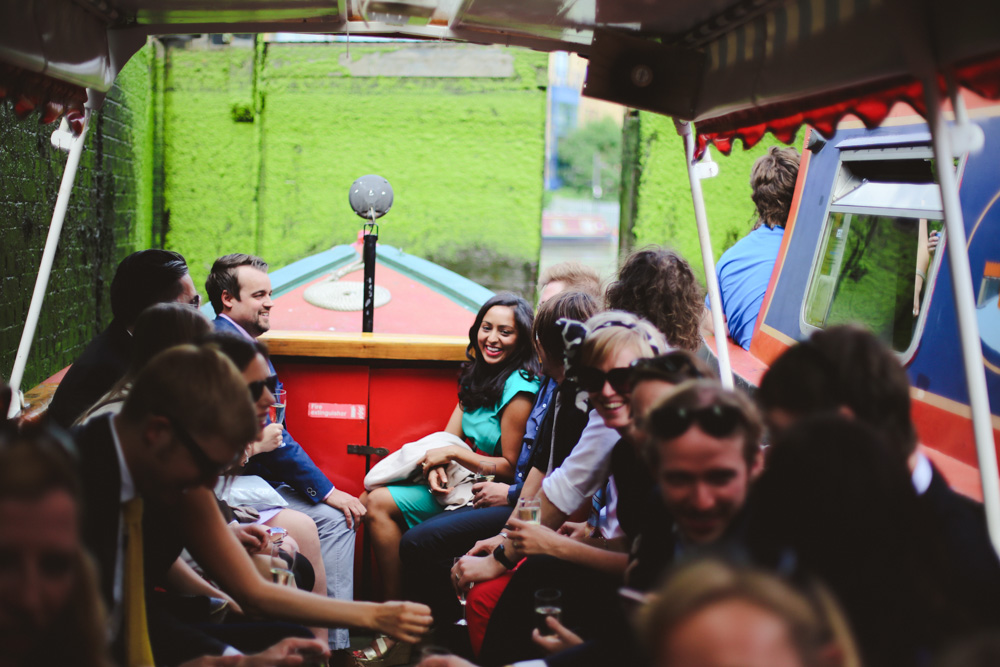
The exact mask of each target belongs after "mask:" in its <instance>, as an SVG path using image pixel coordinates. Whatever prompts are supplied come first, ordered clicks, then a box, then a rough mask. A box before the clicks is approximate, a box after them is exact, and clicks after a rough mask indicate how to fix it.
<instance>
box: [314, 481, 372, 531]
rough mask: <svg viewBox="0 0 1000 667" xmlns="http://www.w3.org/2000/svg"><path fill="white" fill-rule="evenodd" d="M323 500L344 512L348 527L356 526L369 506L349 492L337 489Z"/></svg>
mask: <svg viewBox="0 0 1000 667" xmlns="http://www.w3.org/2000/svg"><path fill="white" fill-rule="evenodd" d="M323 502H325V503H326V504H327V505H329V506H330V507H335V508H337V509H338V510H340V511H341V512H343V513H344V518H345V519H347V527H348V528H354V524H355V523H357V522H358V521H361V517H363V516H364V515H365V514H367V513H368V508H366V507H365V506H364V505H363V504H362V502H361V501H360V500H358V499H357V498H355V497H354V496H352V495H351V494H349V493H345V492H344V491H338V490H337V489H334V490H333V491H331V492H330V495H328V496H327V497H326V500H324V501H323Z"/></svg>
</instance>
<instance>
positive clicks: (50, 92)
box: [0, 63, 87, 133]
mask: <svg viewBox="0 0 1000 667" xmlns="http://www.w3.org/2000/svg"><path fill="white" fill-rule="evenodd" d="M5 98H9V99H11V100H12V101H13V103H14V113H16V114H17V115H18V117H19V118H24V117H25V116H27V115H28V114H30V113H31V112H32V111H35V110H36V109H38V110H39V111H40V112H41V113H40V116H39V122H41V123H43V124H48V123H53V122H55V121H57V120H59V119H60V118H61V117H62V116H64V115H65V116H66V119H67V120H68V121H69V122H70V124H71V125H72V126H73V129H74V131H75V132H77V133H79V129H80V127H82V125H83V110H84V104H85V103H86V102H87V91H86V89H84V88H82V87H81V86H77V85H74V84H71V83H66V82H65V81H59V80H58V79H53V78H52V77H50V76H45V75H44V74H39V73H37V72H31V71H28V70H26V69H22V68H20V67H17V66H15V65H10V64H7V63H0V99H5Z"/></svg>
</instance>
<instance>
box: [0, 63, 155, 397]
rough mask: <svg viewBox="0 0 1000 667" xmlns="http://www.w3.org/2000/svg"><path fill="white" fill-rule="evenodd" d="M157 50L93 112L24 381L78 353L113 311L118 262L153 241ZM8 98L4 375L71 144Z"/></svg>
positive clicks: (2, 156) (1, 224)
mask: <svg viewBox="0 0 1000 667" xmlns="http://www.w3.org/2000/svg"><path fill="white" fill-rule="evenodd" d="M151 54H152V51H151V49H150V47H146V48H144V49H143V50H142V51H140V52H139V54H137V55H136V56H135V57H134V58H133V59H132V60H131V61H130V62H129V63H128V65H126V67H125V69H124V70H123V71H122V73H121V75H120V76H119V77H118V80H117V82H116V83H115V85H114V87H113V88H112V90H111V92H110V93H109V94H108V98H107V100H106V102H105V104H104V107H103V108H102V109H101V111H99V112H98V113H97V114H96V115H95V117H94V118H93V120H92V122H91V128H90V131H89V133H88V136H87V140H86V147H85V149H84V152H83V156H82V159H81V163H80V169H79V172H78V174H77V177H76V183H75V186H74V188H73V193H72V196H71V198H70V201H69V209H68V211H67V213H66V220H65V224H64V228H63V232H62V236H61V240H60V242H59V247H58V251H57V252H56V256H55V262H54V265H53V269H52V277H51V279H50V281H49V286H48V292H47V294H46V296H45V301H44V308H43V310H42V315H41V319H40V321H39V324H38V330H37V333H36V336H35V341H34V345H33V346H32V349H31V352H30V355H29V357H28V364H27V368H26V371H25V375H24V380H23V382H22V383H21V386H22V387H23V388H30V387H32V386H34V385H36V384H38V383H39V382H40V381H41V380H43V379H45V378H46V377H48V376H49V375H51V374H52V373H54V372H56V371H57V370H59V369H60V368H62V367H64V366H66V365H68V364H69V363H71V362H72V361H73V360H74V359H75V358H76V356H77V355H78V354H79V353H80V352H82V351H83V348H84V346H85V345H86V344H87V343H88V342H89V341H90V339H91V338H92V337H93V336H94V334H96V333H97V332H98V331H100V330H101V329H102V328H103V327H104V326H105V325H106V324H107V323H108V322H109V321H110V320H111V306H110V301H109V299H108V287H109V285H110V283H111V278H112V277H113V276H114V271H115V268H116V267H117V266H118V262H119V261H121V259H122V258H123V257H124V256H125V255H127V254H128V253H129V252H132V251H133V250H135V249H137V248H144V247H148V246H149V244H150V228H151V221H152V216H153V209H152V186H151V177H152V173H153V172H152V166H153V160H152V145H153V144H152V137H153V134H152V125H151V121H152V115H151V114H152V107H151V99H152V87H151V85H150V75H151V71H152V64H153V63H152V61H153V59H152V55H151ZM37 121H38V113H37V112H35V113H33V114H31V115H29V117H28V118H24V119H19V118H17V117H16V116H15V115H14V113H13V110H12V104H11V102H9V101H4V102H0V204H2V205H0V257H2V260H0V262H2V272H3V273H2V283H0V376H2V377H3V378H4V379H7V378H8V377H9V376H10V373H11V370H12V369H13V366H14V356H15V354H16V352H17V346H18V343H19V342H20V338H21V331H22V328H23V326H24V320H25V318H26V316H27V313H28V307H29V304H30V302H31V294H32V291H33V289H34V284H35V278H36V274H37V272H38V266H39V263H40V261H41V256H42V250H43V248H44V246H45V239H46V236H47V234H48V227H49V221H50V220H51V217H52V210H53V208H54V207H55V201H56V195H57V194H58V191H59V184H60V181H61V179H62V173H63V166H64V165H65V164H66V154H65V153H61V152H59V151H57V150H56V149H54V148H53V147H52V145H51V143H50V142H49V137H50V136H51V134H52V131H53V130H55V129H56V128H57V127H58V126H57V125H39V124H38V122H37Z"/></svg>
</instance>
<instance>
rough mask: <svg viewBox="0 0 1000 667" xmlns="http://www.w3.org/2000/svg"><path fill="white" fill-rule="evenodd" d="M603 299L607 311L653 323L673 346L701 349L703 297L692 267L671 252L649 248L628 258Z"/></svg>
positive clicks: (658, 248)
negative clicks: (615, 311) (619, 312)
mask: <svg viewBox="0 0 1000 667" xmlns="http://www.w3.org/2000/svg"><path fill="white" fill-rule="evenodd" d="M604 300H605V303H607V306H608V310H625V311H628V312H630V313H634V314H636V315H639V316H640V317H643V318H645V319H647V320H649V321H650V322H652V323H653V325H654V326H655V327H656V328H657V329H659V330H660V331H662V332H663V334H664V335H665V336H666V337H667V341H668V342H669V343H670V344H671V345H673V346H674V347H679V348H681V349H683V350H691V351H692V352H693V351H694V350H697V349H698V348H699V347H700V346H701V335H700V334H699V333H698V324H699V322H700V320H701V312H702V309H703V308H704V305H703V304H704V297H703V295H702V291H701V287H700V286H699V285H698V281H696V280H695V278H694V273H693V272H692V271H691V265H690V264H688V263H687V260H685V259H684V258H683V257H681V256H680V255H679V254H678V253H676V252H674V251H673V250H669V249H667V248H663V247H660V246H649V247H646V248H643V249H641V250H637V251H635V252H634V253H632V254H631V255H629V256H628V258H627V259H626V260H625V263H624V264H623V265H622V268H621V271H619V272H618V280H616V281H615V282H613V283H611V284H610V285H608V290H607V293H606V294H605V297H604Z"/></svg>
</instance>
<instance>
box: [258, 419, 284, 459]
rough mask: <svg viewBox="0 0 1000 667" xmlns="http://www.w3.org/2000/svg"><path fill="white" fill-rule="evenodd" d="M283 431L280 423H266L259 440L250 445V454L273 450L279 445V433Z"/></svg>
mask: <svg viewBox="0 0 1000 667" xmlns="http://www.w3.org/2000/svg"><path fill="white" fill-rule="evenodd" d="M282 431H284V429H283V428H282V426H281V424H268V425H267V426H265V427H264V435H262V436H261V438H260V440H258V441H257V442H255V443H253V444H252V445H250V456H256V455H257V454H263V453H264V452H273V451H274V450H276V449H277V448H278V447H281V433H282Z"/></svg>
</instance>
